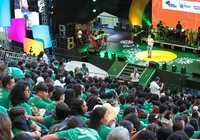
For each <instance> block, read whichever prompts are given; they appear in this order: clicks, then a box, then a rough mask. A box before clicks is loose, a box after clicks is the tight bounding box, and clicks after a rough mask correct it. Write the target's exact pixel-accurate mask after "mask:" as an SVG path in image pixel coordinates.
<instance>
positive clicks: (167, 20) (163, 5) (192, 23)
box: [152, 0, 200, 30]
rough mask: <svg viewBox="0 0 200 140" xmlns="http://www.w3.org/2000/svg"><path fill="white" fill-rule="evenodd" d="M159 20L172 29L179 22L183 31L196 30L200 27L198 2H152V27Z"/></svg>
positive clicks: (189, 0)
mask: <svg viewBox="0 0 200 140" xmlns="http://www.w3.org/2000/svg"><path fill="white" fill-rule="evenodd" d="M160 20H162V21H163V23H164V25H165V26H169V27H173V28H175V27H176V24H177V22H178V21H181V24H182V27H183V29H193V30H197V29H198V27H199V26H200V0H152V23H153V25H154V27H155V26H156V25H157V24H158V22H159V21H160Z"/></svg>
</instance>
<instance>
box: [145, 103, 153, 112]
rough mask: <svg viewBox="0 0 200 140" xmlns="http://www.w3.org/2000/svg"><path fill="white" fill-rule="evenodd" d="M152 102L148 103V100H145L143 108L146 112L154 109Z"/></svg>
mask: <svg viewBox="0 0 200 140" xmlns="http://www.w3.org/2000/svg"><path fill="white" fill-rule="evenodd" d="M152 107H153V105H152V103H148V102H147V101H145V102H144V105H143V109H144V110H145V111H146V112H151V111H152Z"/></svg>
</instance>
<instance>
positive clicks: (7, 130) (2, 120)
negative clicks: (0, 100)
mask: <svg viewBox="0 0 200 140" xmlns="http://www.w3.org/2000/svg"><path fill="white" fill-rule="evenodd" d="M0 124H1V125H0V130H1V131H0V139H1V140H12V123H11V121H10V118H9V117H8V116H7V115H5V114H3V113H0Z"/></svg>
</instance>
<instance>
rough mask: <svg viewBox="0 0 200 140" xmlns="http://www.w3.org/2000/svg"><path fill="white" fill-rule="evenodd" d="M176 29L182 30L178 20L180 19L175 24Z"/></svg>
mask: <svg viewBox="0 0 200 140" xmlns="http://www.w3.org/2000/svg"><path fill="white" fill-rule="evenodd" d="M176 30H177V31H178V32H181V30H182V25H181V22H180V21H178V23H177V24H176Z"/></svg>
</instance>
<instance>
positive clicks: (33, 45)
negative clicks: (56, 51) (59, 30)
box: [23, 38, 44, 56]
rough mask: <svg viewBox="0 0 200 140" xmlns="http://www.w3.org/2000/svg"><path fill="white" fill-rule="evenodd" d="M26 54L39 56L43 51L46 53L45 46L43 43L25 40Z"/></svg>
mask: <svg viewBox="0 0 200 140" xmlns="http://www.w3.org/2000/svg"><path fill="white" fill-rule="evenodd" d="M23 43H24V52H26V53H27V54H30V53H31V55H34V54H35V56H38V55H39V53H40V52H41V51H44V44H43V42H41V41H37V40H33V39H30V38H24V42H23Z"/></svg>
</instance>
